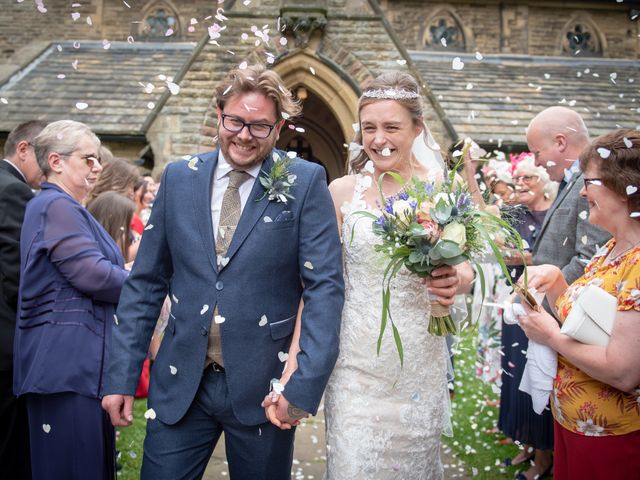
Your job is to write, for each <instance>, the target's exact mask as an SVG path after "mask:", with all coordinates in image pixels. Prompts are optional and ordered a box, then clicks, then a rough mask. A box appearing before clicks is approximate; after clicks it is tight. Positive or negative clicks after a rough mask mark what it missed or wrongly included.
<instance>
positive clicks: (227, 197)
mask: <svg viewBox="0 0 640 480" xmlns="http://www.w3.org/2000/svg"><path fill="white" fill-rule="evenodd" d="M249 178H251V175H249V174H248V173H247V172H243V171H242V170H231V171H230V172H229V185H227V189H226V190H225V192H224V196H223V197H222V207H221V208H220V221H219V223H218V234H217V236H216V256H217V258H218V271H220V270H222V268H223V267H224V264H222V263H221V261H220V259H221V258H224V256H225V255H226V253H227V250H229V245H231V240H232V239H233V235H234V234H235V233H236V227H237V226H238V221H239V220H240V214H241V213H242V204H241V203H240V191H239V188H240V185H242V184H243V183H244V182H246V181H247V180H248V179H249ZM218 315H219V312H218V306H217V305H216V308H215V309H214V311H213V320H212V321H211V328H210V329H209V347H208V349H207V361H206V365H207V366H208V365H209V364H211V363H213V362H215V363H217V364H218V365H220V366H222V365H224V361H223V359H222V346H221V343H220V324H218V323H216V321H215V319H216V318H217V317H218Z"/></svg>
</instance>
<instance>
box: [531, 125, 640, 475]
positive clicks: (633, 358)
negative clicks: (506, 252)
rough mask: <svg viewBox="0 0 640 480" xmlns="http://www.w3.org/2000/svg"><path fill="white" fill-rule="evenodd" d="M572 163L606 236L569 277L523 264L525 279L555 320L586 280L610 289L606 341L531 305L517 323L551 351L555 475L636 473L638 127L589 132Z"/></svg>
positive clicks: (639, 392) (639, 431) (639, 438)
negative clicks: (570, 329)
mask: <svg viewBox="0 0 640 480" xmlns="http://www.w3.org/2000/svg"><path fill="white" fill-rule="evenodd" d="M580 168H581V169H582V171H583V172H584V183H585V185H584V188H583V189H582V191H581V192H580V194H581V195H582V196H583V197H585V198H586V199H587V200H588V202H589V216H590V220H589V221H590V222H591V223H593V224H594V225H598V226H600V227H602V228H604V229H605V230H607V231H609V232H610V233H611V234H612V236H613V238H612V239H611V240H610V241H609V242H607V244H606V245H605V246H604V247H602V248H601V250H600V251H599V252H598V253H597V254H596V255H595V256H594V257H593V259H592V260H591V262H590V263H589V265H587V267H586V269H585V273H584V275H583V276H582V277H580V278H578V279H577V280H576V281H575V282H574V283H573V284H571V286H569V285H567V283H566V281H565V279H564V277H563V276H562V273H561V272H560V270H559V269H558V268H556V267H554V266H550V265H542V266H540V267H532V268H530V269H529V286H530V287H535V288H536V289H538V290H539V291H543V292H545V293H546V295H547V299H548V300H549V304H550V305H553V304H554V303H555V308H556V312H557V314H558V317H559V318H560V319H561V321H564V319H566V318H567V316H568V315H569V312H570V311H571V308H572V306H573V302H574V301H575V299H576V298H577V296H578V295H579V294H580V292H581V291H582V289H583V288H584V287H585V286H587V285H596V286H598V287H600V288H602V289H604V290H605V291H606V292H608V293H610V294H612V295H614V296H615V297H616V298H617V301H618V307H617V313H616V317H615V324H614V327H613V331H612V333H611V338H610V341H609V344H608V345H607V346H606V347H600V346H594V345H586V344H582V343H580V342H578V341H576V340H574V339H572V338H571V337H569V336H566V335H563V334H561V333H560V328H559V326H558V324H557V323H556V321H555V319H554V318H553V317H552V316H551V315H549V314H547V313H545V312H544V311H543V312H534V311H529V314H528V315H527V316H524V317H520V325H521V326H522V328H523V329H524V330H525V332H526V334H527V336H528V337H529V339H531V340H534V341H536V342H539V343H544V344H546V345H549V346H550V347H551V348H553V349H554V350H556V351H557V352H558V353H559V356H558V373H557V376H556V379H555V381H554V387H553V394H552V398H551V409H552V411H553V416H554V419H555V465H554V475H553V476H554V479H556V480H562V479H567V478H592V479H600V478H602V479H605V478H606V479H611V478H640V455H638V452H640V387H639V384H640V132H638V131H635V130H630V129H629V130H627V129H621V130H617V131H615V132H612V133H609V134H607V135H603V136H602V137H599V138H597V139H596V140H595V141H594V142H593V143H592V144H591V146H590V147H589V148H587V149H586V150H585V151H584V152H583V153H582V155H581V156H580ZM583 241H588V239H583ZM558 248H560V246H559V247H558Z"/></svg>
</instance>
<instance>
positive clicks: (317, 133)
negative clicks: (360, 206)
mask: <svg viewBox="0 0 640 480" xmlns="http://www.w3.org/2000/svg"><path fill="white" fill-rule="evenodd" d="M273 69H274V70H275V71H276V72H277V73H278V74H279V75H280V76H281V77H282V79H283V81H284V83H285V85H286V86H287V88H289V89H291V90H292V91H296V89H297V88H299V87H304V88H305V89H306V90H307V91H308V92H309V94H310V95H311V96H313V100H314V101H315V102H316V103H315V105H316V106H317V107H319V109H326V111H329V112H330V113H331V115H330V116H331V117H332V119H331V121H330V122H327V125H320V124H319V123H318V122H316V121H315V119H313V118H311V117H310V116H309V117H308V118H307V120H306V124H307V126H308V127H310V130H309V131H308V132H307V133H306V134H305V136H307V138H308V139H309V140H310V141H312V142H314V143H315V144H316V145H317V144H318V143H320V144H322V145H323V148H325V153H326V154H327V155H326V157H325V158H321V159H320V160H322V163H323V164H324V166H325V168H326V169H327V173H328V177H329V179H334V178H337V177H339V176H342V175H344V174H345V171H346V150H345V149H344V148H343V144H345V143H348V142H349V141H351V139H352V138H353V134H354V132H353V124H354V123H355V122H356V111H357V108H358V95H357V93H356V92H355V91H354V89H353V88H352V87H351V85H349V84H348V83H347V82H346V81H345V80H343V79H342V78H341V77H340V76H339V75H338V74H337V73H336V72H335V71H334V69H332V68H331V67H329V66H328V65H327V64H325V63H324V62H322V61H321V60H320V59H319V58H318V57H317V56H315V55H313V54H311V53H310V52H309V51H308V50H302V51H298V52H296V53H294V54H292V55H291V56H288V57H285V58H284V59H283V60H281V61H280V62H278V63H276V64H275V65H274V67H273ZM306 115H307V113H306V111H305V116H306ZM331 123H333V127H332V126H331V125H330V124H331ZM336 127H337V128H336ZM338 129H339V131H336V130H338ZM285 133H286V132H285ZM281 136H283V135H282V134H281ZM327 136H329V137H331V138H328V137H327Z"/></svg>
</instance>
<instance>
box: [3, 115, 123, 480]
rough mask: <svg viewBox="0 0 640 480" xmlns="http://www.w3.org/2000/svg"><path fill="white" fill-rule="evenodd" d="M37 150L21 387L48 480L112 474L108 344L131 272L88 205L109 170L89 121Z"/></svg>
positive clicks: (63, 124) (26, 251)
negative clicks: (105, 403)
mask: <svg viewBox="0 0 640 480" xmlns="http://www.w3.org/2000/svg"><path fill="white" fill-rule="evenodd" d="M33 145H34V149H35V152H36V157H37V160H38V163H39V164H40V167H41V168H42V170H43V172H44V173H45V176H46V181H45V182H44V183H43V184H42V192H41V193H40V194H39V195H38V196H37V197H35V198H34V199H33V200H31V201H30V202H29V204H28V205H27V209H26V212H25V217H24V224H23V228H22V235H21V239H20V252H21V262H20V265H21V268H20V270H21V272H20V280H21V281H20V289H19V300H18V315H17V320H16V327H17V328H16V336H15V352H14V359H15V367H14V377H13V388H14V393H15V394H16V395H18V396H20V395H24V396H25V397H26V402H27V411H28V416H29V433H30V441H31V468H32V472H33V477H34V478H37V479H39V480H41V479H52V480H53V479H59V478H65V479H78V480H80V479H86V478H91V479H109V478H114V475H115V469H114V465H115V433H114V430H113V427H112V426H111V422H110V421H109V418H108V416H107V415H106V413H105V412H104V411H103V410H102V408H101V406H100V397H101V396H102V378H103V370H104V366H105V362H106V351H107V349H106V347H107V343H108V342H109V338H110V332H111V326H112V324H113V322H114V317H115V315H114V314H115V307H116V304H117V302H118V298H119V296H120V290H121V288H122V284H123V283H124V281H125V279H126V277H127V272H126V270H125V269H124V266H123V263H124V262H123V258H122V255H121V254H120V251H119V249H118V247H117V245H116V244H115V242H114V241H113V239H112V238H111V236H110V235H109V234H108V233H107V232H106V231H105V230H104V228H102V226H100V224H99V223H98V222H97V221H96V220H95V219H94V218H93V217H92V216H91V214H89V212H88V211H87V210H86V209H85V208H84V207H83V206H82V202H83V200H84V199H85V197H86V196H87V194H88V193H89V192H90V191H91V189H92V188H93V187H94V185H95V184H96V181H97V179H98V176H99V174H100V172H101V171H102V166H101V165H100V158H99V149H100V140H99V139H98V137H96V135H95V134H94V133H93V132H92V131H91V130H90V129H89V127H87V126H86V125H84V124H82V123H79V122H74V121H71V120H62V121H58V122H54V123H51V124H50V125H49V126H47V127H46V128H45V129H44V130H43V131H42V132H41V133H40V135H38V136H37V137H36V138H35V140H34V142H33Z"/></svg>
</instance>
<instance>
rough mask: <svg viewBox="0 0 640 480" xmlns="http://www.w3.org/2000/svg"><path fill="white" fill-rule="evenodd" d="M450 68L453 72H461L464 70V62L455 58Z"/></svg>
mask: <svg viewBox="0 0 640 480" xmlns="http://www.w3.org/2000/svg"><path fill="white" fill-rule="evenodd" d="M451 67H452V68H453V69H454V70H462V69H463V68H464V62H463V61H462V60H460V57H456V58H454V59H453V63H452V64H451Z"/></svg>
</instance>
